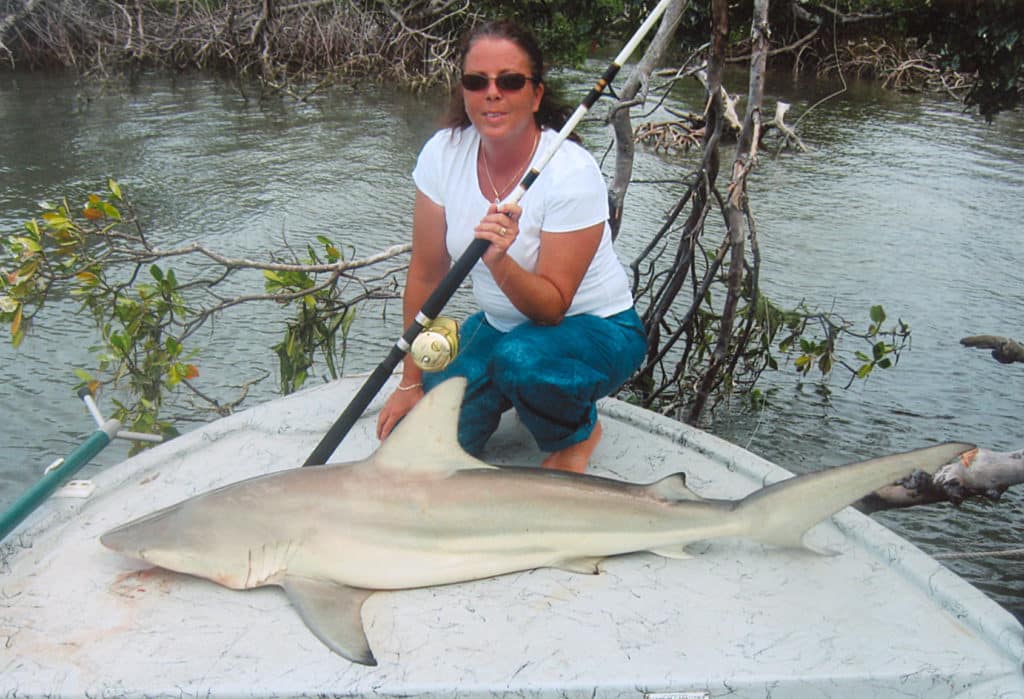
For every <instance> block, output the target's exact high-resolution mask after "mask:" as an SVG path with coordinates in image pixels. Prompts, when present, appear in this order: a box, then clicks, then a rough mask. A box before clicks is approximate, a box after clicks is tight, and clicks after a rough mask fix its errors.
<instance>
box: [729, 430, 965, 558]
mask: <svg viewBox="0 0 1024 699" xmlns="http://www.w3.org/2000/svg"><path fill="white" fill-rule="evenodd" d="M973 448H974V445H973V444H964V443H961V442H948V443H945V444H940V445H938V446H934V447H925V448H923V449H915V450H914V451H908V452H904V453H902V454H893V455H892V456H883V457H879V458H877V459H870V460H868V461H860V462H858V463H853V464H847V465H846V466H836V467H834V468H827V469H824V470H822V471H817V472H815V473H808V474H805V475H802V476H796V477H794V478H788V479H786V480H784V481H780V482H779V483H774V484H772V485H770V486H768V487H767V488H762V489H761V490H758V491H756V492H754V493H752V494H751V495H748V496H747V497H746V498H744V499H743V500H741V501H739V502H738V503H737V505H736V508H735V514H736V515H737V516H738V517H739V518H740V522H739V523H738V530H739V531H738V534H739V535H741V536H744V537H747V538H750V539H753V540H755V541H759V542H761V543H765V544H772V545H775V546H783V547H791V548H799V547H802V546H803V536H804V534H805V533H806V532H807V530H808V529H810V528H811V527H813V526H814V525H815V524H817V523H818V522H820V521H822V520H823V519H825V518H826V517H829V516H831V515H833V514H835V513H836V512H838V511H839V510H841V509H843V508H844V507H846V506H847V505H851V504H853V503H854V502H856V501H857V500H859V499H861V498H862V497H864V496H866V495H868V494H870V493H873V492H874V491H876V490H878V489H879V488H882V487H884V486H887V485H890V484H892V483H894V482H896V481H898V480H899V479H901V478H903V477H905V476H908V475H910V474H911V473H912V472H913V471H914V470H915V469H921V470H923V471H927V472H928V473H934V472H935V471H936V470H938V469H939V468H941V467H942V466H944V465H946V464H948V463H950V462H951V461H953V460H955V459H956V458H957V457H958V456H960V454H962V453H964V452H966V451H969V450H971V449H973Z"/></svg>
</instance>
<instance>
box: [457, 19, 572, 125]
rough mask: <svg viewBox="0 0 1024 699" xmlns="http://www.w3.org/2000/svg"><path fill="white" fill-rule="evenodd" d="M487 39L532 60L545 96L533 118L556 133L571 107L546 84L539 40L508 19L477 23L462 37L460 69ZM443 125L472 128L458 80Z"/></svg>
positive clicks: (533, 71) (535, 76)
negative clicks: (516, 49)
mask: <svg viewBox="0 0 1024 699" xmlns="http://www.w3.org/2000/svg"><path fill="white" fill-rule="evenodd" d="M484 37H489V38H495V39H507V40H508V41H511V42H512V43H514V44H515V45H516V46H518V47H519V48H520V49H522V50H523V52H524V53H525V54H526V56H527V58H528V59H529V61H530V68H531V71H532V75H531V76H530V77H532V78H534V80H535V81H536V84H538V85H540V84H543V85H544V95H543V96H542V97H541V100H540V107H539V108H538V109H537V112H536V113H535V114H534V115H533V117H534V119H535V120H536V122H537V126H538V127H540V128H544V127H545V126H547V127H549V128H552V129H554V130H556V131H558V130H560V129H561V128H562V127H563V126H564V125H565V122H566V121H568V120H569V117H570V116H571V115H572V108H571V107H569V106H568V105H567V104H566V103H565V102H564V101H563V100H562V98H561V97H560V96H559V95H558V94H557V93H556V92H555V91H554V90H552V89H551V86H550V85H548V84H547V83H546V82H544V54H543V53H542V52H541V50H540V46H539V45H538V44H537V39H536V38H535V37H534V36H533V34H532V33H531V32H530V30H528V29H526V28H524V27H521V26H519V25H518V24H516V23H515V22H511V21H509V20H494V21H489V22H484V23H482V24H478V25H476V26H475V27H473V28H472V29H470V30H469V32H467V33H466V35H465V36H464V37H463V38H462V45H461V49H460V51H459V68H460V69H462V68H465V66H466V54H468V53H469V50H470V49H471V48H473V44H475V43H476V42H477V40H478V39H482V38H484ZM441 125H442V126H444V127H447V128H453V129H464V128H466V127H467V126H469V125H470V121H469V116H468V115H467V114H466V103H465V102H464V101H463V99H462V85H461V84H460V83H459V81H457V80H456V81H455V84H454V85H453V86H452V93H451V98H450V99H449V101H448V112H447V113H446V114H445V115H444V117H443V118H442V120H441ZM569 138H570V139H571V140H573V141H577V142H579V140H580V138H579V136H577V135H576V134H575V133H574V134H572V135H571V136H570V137H569Z"/></svg>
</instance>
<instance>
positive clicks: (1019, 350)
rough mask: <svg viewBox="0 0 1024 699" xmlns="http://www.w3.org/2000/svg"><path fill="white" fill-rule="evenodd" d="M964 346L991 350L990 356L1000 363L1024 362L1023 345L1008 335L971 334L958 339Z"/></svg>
mask: <svg viewBox="0 0 1024 699" xmlns="http://www.w3.org/2000/svg"><path fill="white" fill-rule="evenodd" d="M960 344H961V345H963V346H964V347H980V348H982V349H990V350H992V356H993V357H995V359H996V361H997V362H1000V363H1001V364H1013V363H1014V362H1024V345H1022V344H1020V343H1019V342H1017V341H1016V340H1011V339H1010V338H1008V337H998V336H996V335H971V336H970V337H965V338H963V339H961V340H960Z"/></svg>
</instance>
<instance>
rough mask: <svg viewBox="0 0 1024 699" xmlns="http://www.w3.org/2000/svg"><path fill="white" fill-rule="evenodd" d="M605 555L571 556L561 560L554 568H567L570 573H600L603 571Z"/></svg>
mask: <svg viewBox="0 0 1024 699" xmlns="http://www.w3.org/2000/svg"><path fill="white" fill-rule="evenodd" d="M604 558H605V557H604V556H586V557H583V558H569V559H567V560H564V561H559V562H558V563H557V564H556V565H554V566H552V567H553V568H558V569H559V570H567V571H569V572H570V573H583V574H585V575H599V574H600V573H601V568H600V566H601V561H603V560H604Z"/></svg>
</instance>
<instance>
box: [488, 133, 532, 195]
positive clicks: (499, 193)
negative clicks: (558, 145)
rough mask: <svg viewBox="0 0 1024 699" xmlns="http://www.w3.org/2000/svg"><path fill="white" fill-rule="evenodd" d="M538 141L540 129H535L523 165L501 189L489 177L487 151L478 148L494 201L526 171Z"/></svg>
mask: <svg viewBox="0 0 1024 699" xmlns="http://www.w3.org/2000/svg"><path fill="white" fill-rule="evenodd" d="M538 143H540V131H539V130H538V131H537V133H536V134H535V135H534V137H533V148H531V149H530V155H529V156H528V157H527V158H526V162H525V163H523V166H522V167H521V168H520V169H519V172H518V173H516V175H514V176H513V177H512V179H511V180H509V183H508V184H506V185H505V186H504V187H502V188H501V190H499V189H498V188H497V187H496V186H495V184H494V178H493V177H491V168H489V167H488V166H487V153H486V152H484V149H483V147H482V146H481V148H480V159H481V160H483V163H484V174H485V175H487V182H488V183H489V184H490V185H491V189H493V190H494V200H495V201H501V193H502V192H504V191H505V190H507V189H510V188H511V187H512V186H514V185H516V184H517V183H518V182H519V179H520V178H521V177H522V176H523V174H524V173H525V172H526V168H528V167H530V162H531V161H532V160H533V154H534V153H536V152H537V144H538Z"/></svg>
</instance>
